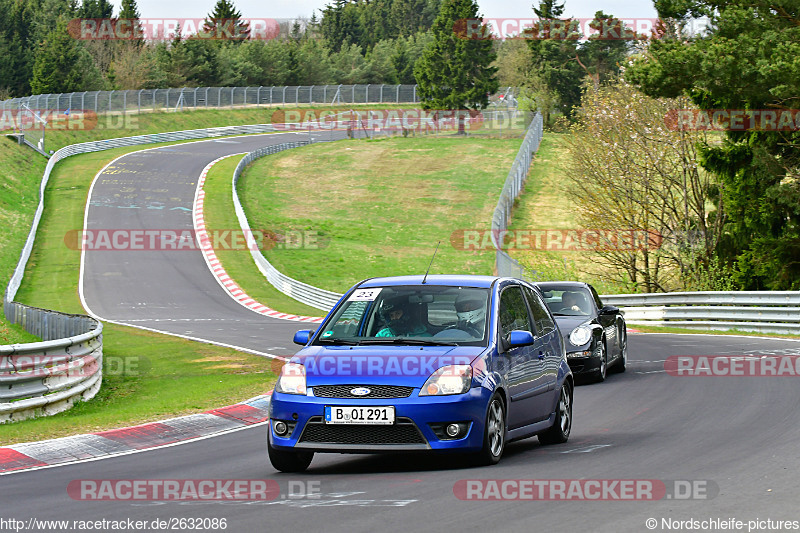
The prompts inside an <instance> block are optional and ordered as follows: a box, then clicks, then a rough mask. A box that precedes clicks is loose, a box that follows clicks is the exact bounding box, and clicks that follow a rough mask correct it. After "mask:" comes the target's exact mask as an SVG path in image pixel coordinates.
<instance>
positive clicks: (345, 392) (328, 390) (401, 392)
mask: <svg viewBox="0 0 800 533" xmlns="http://www.w3.org/2000/svg"><path fill="white" fill-rule="evenodd" d="M357 388H366V389H369V394H365V395H363V396H356V395H355V394H353V393H352V392H350V391H352V390H353V389H357ZM413 391H414V387H401V386H398V385H317V386H316V387H314V396H317V397H318V398H408V397H409V396H411V393H412V392H413Z"/></svg>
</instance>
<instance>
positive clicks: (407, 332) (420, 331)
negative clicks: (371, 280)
mask: <svg viewBox="0 0 800 533" xmlns="http://www.w3.org/2000/svg"><path fill="white" fill-rule="evenodd" d="M409 306H410V304H409V303H408V301H407V300H406V299H405V298H403V297H395V298H387V299H385V300H383V301H382V302H381V308H380V316H381V318H382V319H383V321H384V324H385V326H384V327H383V328H382V329H381V330H380V331H379V332H378V333H376V334H375V336H376V337H404V336H408V337H430V336H431V334H430V333H429V332H428V330H427V329H426V328H425V326H424V325H422V324H421V323H420V322H419V321H418V320H415V319H414V318H413V317H412V316H411V315H412V313H411V311H410V309H409Z"/></svg>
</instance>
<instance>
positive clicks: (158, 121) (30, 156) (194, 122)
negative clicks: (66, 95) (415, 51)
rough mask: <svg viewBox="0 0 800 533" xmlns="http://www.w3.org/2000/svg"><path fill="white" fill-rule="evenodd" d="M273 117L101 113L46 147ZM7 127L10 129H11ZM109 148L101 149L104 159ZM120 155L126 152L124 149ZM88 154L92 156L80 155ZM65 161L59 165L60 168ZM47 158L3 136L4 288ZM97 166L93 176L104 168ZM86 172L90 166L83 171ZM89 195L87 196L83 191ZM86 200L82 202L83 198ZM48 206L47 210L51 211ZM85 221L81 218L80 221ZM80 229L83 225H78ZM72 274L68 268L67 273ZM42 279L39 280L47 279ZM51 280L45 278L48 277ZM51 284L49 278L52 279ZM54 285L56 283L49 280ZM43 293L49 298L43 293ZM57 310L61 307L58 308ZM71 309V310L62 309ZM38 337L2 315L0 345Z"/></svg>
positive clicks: (247, 111) (57, 133) (0, 268)
mask: <svg viewBox="0 0 800 533" xmlns="http://www.w3.org/2000/svg"><path fill="white" fill-rule="evenodd" d="M284 107H286V108H287V109H289V108H291V109H295V108H296V107H302V108H308V109H313V107H312V106H303V105H301V106H295V105H289V106H284ZM350 107H357V108H360V109H370V108H381V109H387V108H408V107H415V106H413V105H368V106H351V105H348V109H349V108H350ZM319 109H320V110H324V111H325V112H330V111H331V110H332V109H333V108H331V107H330V106H319ZM273 117H275V118H277V119H281V120H282V118H283V117H284V112H283V111H282V110H281V108H280V107H251V108H242V109H209V110H206V109H198V110H185V111H183V112H179V113H176V112H172V111H162V112H154V113H142V114H128V115H119V114H106V115H100V116H99V117H98V119H97V122H96V123H95V124H90V123H88V122H87V123H86V124H87V125H93V126H94V127H92V128H91V129H51V130H48V131H47V132H46V135H45V139H46V148H47V149H48V150H58V149H59V148H63V147H64V146H67V145H70V144H75V143H81V142H89V141H96V140H102V139H111V138H115V137H128V136H132V135H144V134H150V133H161V132H165V131H176V130H187V129H198V128H213V127H220V126H236V125H244V124H264V123H271V122H272V119H273ZM62 124H71V126H70V127H71V128H73V127H74V126H75V124H76V123H74V122H73V123H68V122H66V121H62ZM10 131H11V130H8V131H7V133H10ZM153 146H155V145H143V146H140V147H138V148H134V149H136V150H140V149H143V148H150V147H153ZM109 153H110V152H102V154H105V155H101V156H100V159H96V160H94V161H102V160H104V159H103V158H104V157H107V156H108V154H109ZM120 153H121V152H120ZM78 157H81V158H86V157H90V156H78ZM69 161H71V159H67V160H66V162H64V163H59V165H58V167H61V166H63V165H65V164H67V162H69ZM46 165H47V160H46V159H45V158H44V157H42V156H41V155H39V154H37V153H36V152H34V151H33V150H32V149H30V148H28V147H27V146H20V145H18V144H17V143H16V141H13V140H11V139H10V138H6V137H5V136H2V137H0V226H1V227H3V228H4V231H3V232H2V234H0V281H2V284H3V285H2V286H3V288H5V287H6V285H7V284H8V280H9V279H10V278H11V274H12V273H13V271H14V268H15V267H16V265H17V261H18V260H19V255H20V252H21V251H22V247H23V245H24V244H25V239H26V238H27V235H28V231H29V230H30V225H31V222H32V221H33V214H34V212H35V210H36V205H37V204H38V201H39V184H40V182H41V179H42V174H43V173H44V170H45V167H46ZM99 168H100V167H97V168H96V169H94V170H93V171H92V172H91V174H92V176H93V175H94V173H95V172H96V171H97V170H99ZM84 170H86V171H87V172H88V171H89V169H88V168H86V169H84ZM84 198H85V195H84ZM80 203H81V204H82V201H81V202H80ZM48 210H49V206H48V208H47V209H45V213H46V214H47V212H48ZM80 222H81V224H82V219H81V221H80ZM76 227H78V228H80V227H81V226H76ZM65 273H67V274H68V272H65ZM42 280H43V278H42V277H39V279H38V280H37V281H42ZM44 281H46V280H44ZM48 283H49V282H48ZM49 284H50V285H51V286H52V285H54V283H49ZM42 296H45V295H44V294H43V295H42ZM56 309H60V308H58V307H56ZM60 310H66V309H60ZM35 340H38V339H37V338H36V337H34V336H32V335H30V334H29V333H27V332H26V331H25V330H24V329H22V328H20V327H19V326H17V325H15V324H11V323H10V322H8V321H7V320H6V319H5V317H4V316H3V315H2V313H0V344H14V343H18V342H33V341H35Z"/></svg>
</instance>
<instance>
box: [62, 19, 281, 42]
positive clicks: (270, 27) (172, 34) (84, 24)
mask: <svg viewBox="0 0 800 533" xmlns="http://www.w3.org/2000/svg"><path fill="white" fill-rule="evenodd" d="M67 31H68V33H69V34H70V36H71V37H72V38H73V39H79V40H92V41H94V40H100V41H108V40H119V41H129V40H134V39H143V40H147V41H161V40H163V41H169V40H173V39H175V38H176V37H178V36H181V37H183V38H189V39H206V40H245V39H250V40H270V39H275V38H276V37H278V36H279V35H280V23H279V21H278V20H277V19H273V18H241V19H237V18H224V19H211V20H209V19H205V18H165V19H163V18H162V19H150V18H142V19H124V18H120V19H117V18H85V19H72V20H71V21H69V23H68V24H67Z"/></svg>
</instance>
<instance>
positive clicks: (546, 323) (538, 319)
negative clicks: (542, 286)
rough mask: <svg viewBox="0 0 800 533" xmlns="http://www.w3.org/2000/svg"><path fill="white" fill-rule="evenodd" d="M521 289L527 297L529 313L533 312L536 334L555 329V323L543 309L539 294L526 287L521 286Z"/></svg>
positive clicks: (545, 333)
mask: <svg viewBox="0 0 800 533" xmlns="http://www.w3.org/2000/svg"><path fill="white" fill-rule="evenodd" d="M523 290H524V291H525V296H527V297H528V304H529V305H530V307H531V313H533V322H534V324H536V331H537V334H538V335H547V334H548V333H550V332H551V331H553V330H554V329H556V325H555V324H554V323H553V319H552V318H550V313H548V312H547V309H545V307H544V303H543V302H542V299H541V298H540V297H539V295H538V294H536V292H535V291H533V290H531V289H529V288H528V287H523Z"/></svg>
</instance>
